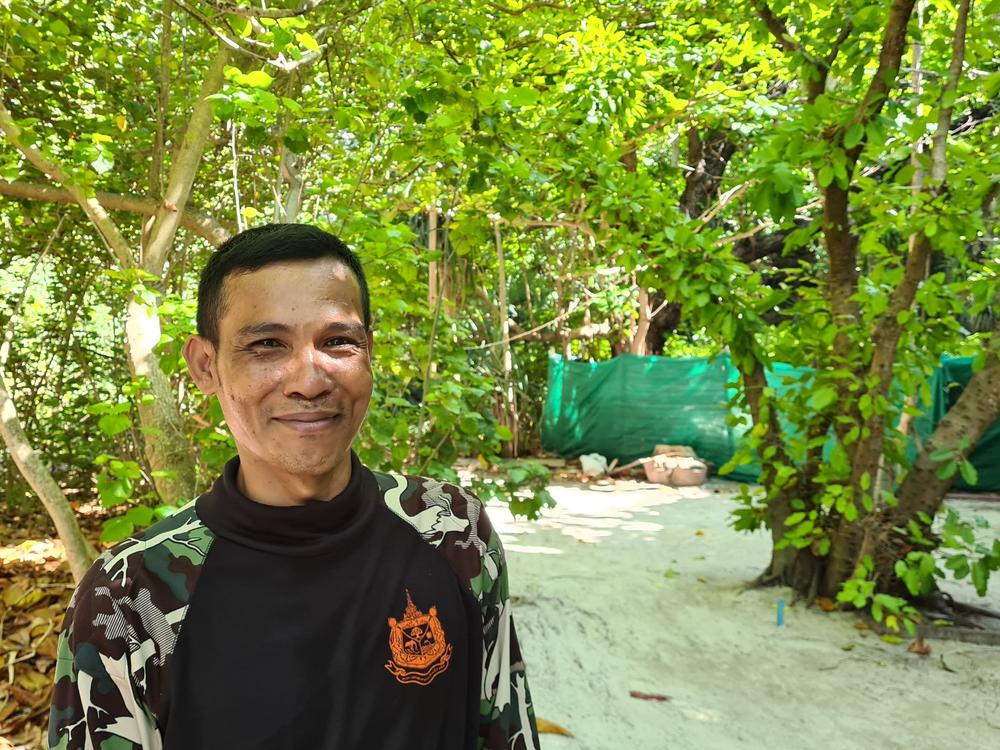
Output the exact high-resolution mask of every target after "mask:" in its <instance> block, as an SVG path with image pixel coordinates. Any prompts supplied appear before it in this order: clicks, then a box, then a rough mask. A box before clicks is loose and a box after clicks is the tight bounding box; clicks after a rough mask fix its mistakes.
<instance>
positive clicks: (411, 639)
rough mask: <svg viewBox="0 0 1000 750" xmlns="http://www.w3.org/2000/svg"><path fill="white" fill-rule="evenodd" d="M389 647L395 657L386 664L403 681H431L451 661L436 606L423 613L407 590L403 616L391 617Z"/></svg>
mask: <svg viewBox="0 0 1000 750" xmlns="http://www.w3.org/2000/svg"><path fill="white" fill-rule="evenodd" d="M389 650H390V651H392V659H391V660H390V661H387V662H386V663H385V668H386V669H388V670H389V671H390V672H391V673H392V675H393V676H394V677H395V678H396V679H397V680H399V681H400V682H401V683H403V684H404V685H429V684H430V683H431V681H432V680H433V679H434V678H435V677H437V676H438V675H439V674H441V673H442V672H444V671H445V670H446V669H447V668H448V663H449V662H450V661H451V644H450V643H448V642H447V641H445V639H444V628H442V627H441V621H440V620H439V619H438V617H437V607H431V609H430V612H428V613H427V614H424V613H423V612H421V611H420V610H419V609H417V608H416V607H415V606H414V605H413V600H412V599H411V598H410V592H409V591H407V592H406V612H405V613H404V614H403V619H402V620H397V619H396V618H395V617H390V618H389Z"/></svg>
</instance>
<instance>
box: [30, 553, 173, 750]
mask: <svg viewBox="0 0 1000 750" xmlns="http://www.w3.org/2000/svg"><path fill="white" fill-rule="evenodd" d="M103 559H104V558H102V559H100V560H98V561H97V563H95V564H94V567H93V568H91V570H90V572H89V573H88V574H87V575H86V576H85V577H84V579H83V581H82V582H81V583H80V586H79V587H78V588H77V590H76V592H75V593H74V594H73V599H72V601H71V602H70V606H69V609H68V610H67V611H66V617H65V619H64V620H63V629H62V632H61V633H60V634H59V648H58V658H57V662H56V678H55V686H54V688H53V692H52V708H51V711H50V714H49V734H48V746H49V748H50V750H77V748H80V749H81V750H82V749H83V748H86V749H87V750H90V749H91V748H93V749H94V750H136V749H137V748H138V749H143V750H152V749H154V748H155V749H156V750H159V748H160V747H161V739H160V735H159V733H158V731H157V729H156V726H155V721H153V720H152V718H151V716H150V714H149V712H147V711H146V710H145V709H144V708H143V706H142V704H141V702H140V699H139V697H138V695H139V691H138V690H137V689H136V686H135V685H133V682H132V670H131V669H130V668H129V660H130V656H131V654H130V650H129V638H128V632H127V631H128V629H127V628H123V627H117V626H118V625H119V624H120V623H121V620H120V617H117V616H116V615H120V608H119V606H118V603H117V601H116V600H117V597H116V596H115V593H114V592H115V589H118V588H121V587H120V585H119V584H117V583H115V582H114V581H110V580H108V579H107V577H106V576H104V575H103V570H102V561H103Z"/></svg>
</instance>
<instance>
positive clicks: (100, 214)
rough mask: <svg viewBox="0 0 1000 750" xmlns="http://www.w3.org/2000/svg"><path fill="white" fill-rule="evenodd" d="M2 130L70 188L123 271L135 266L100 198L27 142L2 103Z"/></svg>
mask: <svg viewBox="0 0 1000 750" xmlns="http://www.w3.org/2000/svg"><path fill="white" fill-rule="evenodd" d="M0 130H2V131H3V133H4V135H5V136H7V140H8V141H10V142H11V144H12V145H13V146H14V147H15V148H16V149H17V150H18V151H20V152H21V153H22V154H23V155H24V157H25V158H26V159H27V160H28V161H30V162H31V163H32V165H34V167H35V168H36V169H38V170H39V171H40V172H42V173H44V174H46V175H48V176H49V178H50V179H52V180H54V181H55V182H58V183H61V184H62V185H63V186H64V187H65V188H66V190H67V191H68V192H69V194H70V195H71V196H73V199H74V200H75V201H76V202H77V203H79V204H80V208H82V209H83V210H84V212H86V214H87V216H88V217H89V218H90V220H91V221H92V222H93V223H94V226H95V227H97V231H98V232H100V234H101V237H102V238H103V239H104V241H105V242H106V243H107V245H108V247H109V248H110V249H111V252H113V253H114V254H115V257H116V258H118V262H119V263H120V264H121V266H122V268H129V267H131V266H132V265H133V264H134V260H133V258H132V250H131V248H130V247H129V244H128V242H127V241H126V239H125V238H124V237H123V236H122V233H121V232H120V231H119V230H118V226H117V225H116V224H115V222H114V220H113V219H112V218H111V217H110V216H108V212H107V211H105V210H104V206H102V205H101V202H100V201H99V200H97V199H96V198H92V197H90V196H88V195H87V191H86V190H85V189H84V188H82V187H81V186H79V185H76V184H73V183H72V182H71V181H70V177H69V174H68V173H67V172H66V170H65V169H64V168H63V166H62V165H61V164H59V163H58V162H57V161H55V160H54V159H50V158H49V157H47V156H45V155H44V154H43V153H42V152H41V151H39V150H38V149H37V148H35V147H34V146H32V145H30V144H28V143H25V142H24V140H23V139H22V138H21V135H22V132H23V131H22V130H21V128H19V127H18V126H17V123H15V122H14V118H13V117H11V114H10V111H9V110H8V109H7V106H6V104H5V103H4V102H3V100H2V99H0Z"/></svg>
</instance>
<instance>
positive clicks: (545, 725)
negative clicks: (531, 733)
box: [535, 718, 573, 737]
mask: <svg viewBox="0 0 1000 750" xmlns="http://www.w3.org/2000/svg"><path fill="white" fill-rule="evenodd" d="M535 723H536V724H538V733H539V734H561V735H562V736H563V737H572V736H573V733H572V732H570V731H569V730H568V729H566V728H565V727H561V726H559V725H558V724H556V723H555V722H553V721H546V720H545V719H542V718H537V719H535Z"/></svg>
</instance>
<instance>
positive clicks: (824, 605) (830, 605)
mask: <svg viewBox="0 0 1000 750" xmlns="http://www.w3.org/2000/svg"><path fill="white" fill-rule="evenodd" d="M816 606H818V607H819V608H820V609H821V610H823V611H824V612H833V610H835V609H836V608H837V603H836V602H835V601H833V599H827V598H826V597H822V596H821V597H819V598H818V599H816Z"/></svg>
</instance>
